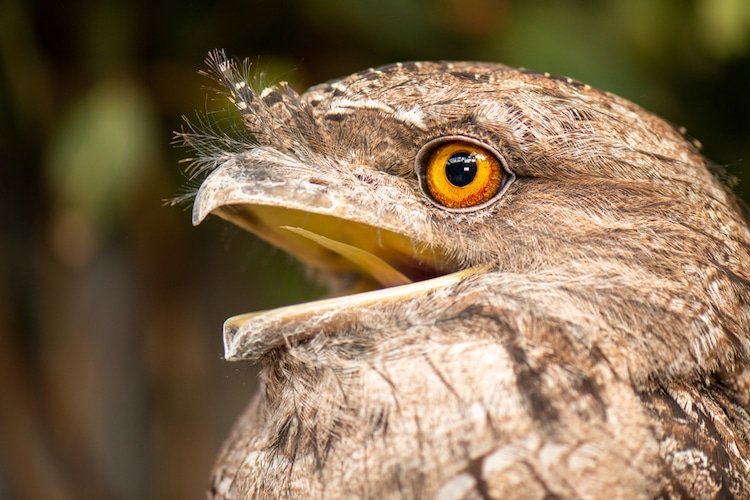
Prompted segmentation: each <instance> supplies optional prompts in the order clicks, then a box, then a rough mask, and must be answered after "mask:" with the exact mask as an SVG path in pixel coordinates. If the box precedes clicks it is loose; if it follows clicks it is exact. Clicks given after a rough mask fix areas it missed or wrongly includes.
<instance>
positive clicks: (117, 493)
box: [0, 0, 750, 499]
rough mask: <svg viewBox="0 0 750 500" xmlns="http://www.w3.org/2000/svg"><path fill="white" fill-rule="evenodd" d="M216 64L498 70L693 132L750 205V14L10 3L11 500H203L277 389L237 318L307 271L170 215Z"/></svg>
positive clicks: (303, 77) (338, 0)
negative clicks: (260, 386) (612, 101)
mask: <svg viewBox="0 0 750 500" xmlns="http://www.w3.org/2000/svg"><path fill="white" fill-rule="evenodd" d="M213 48H224V49H225V50H226V51H227V53H228V54H230V55H234V56H237V57H249V58H250V59H251V60H253V61H258V64H259V66H260V67H261V68H262V69H263V70H264V71H265V72H266V73H267V74H268V75H269V77H270V78H271V79H283V80H288V81H289V82H290V83H291V84H292V86H293V87H295V88H296V89H298V90H299V91H302V90H304V89H305V88H307V86H309V85H311V84H314V83H318V82H320V81H323V80H328V79H331V78H335V77H339V76H344V75H346V74H348V73H351V72H354V71H357V70H360V69H364V68H366V67H369V66H377V65H380V64H385V63H390V62H395V61H404V60H425V59H456V60H463V59H474V60H487V61H498V62H504V63H506V64H511V65H516V66H524V67H527V68H530V69H534V70H538V71H548V72H551V73H553V74H558V75H564V76H570V77H573V78H576V79H579V80H582V81H585V82H587V83H589V84H591V85H593V86H596V87H600V88H604V89H606V90H609V91H612V92H614V93H617V94H619V95H622V96H624V97H626V98H629V99H631V100H633V101H635V102H637V103H639V104H641V105H642V106H644V107H646V108H648V109H650V110H652V111H654V112H656V113H658V114H660V115H662V116H663V117H665V118H667V119H668V120H670V121H672V122H674V123H677V124H680V125H684V126H686V127H687V129H688V131H689V133H690V134H691V135H693V136H695V137H697V138H698V139H700V141H701V142H702V143H703V144H704V152H705V154H706V155H707V156H709V157H710V158H712V159H713V160H714V161H716V162H718V163H719V164H721V165H725V166H727V168H728V170H729V172H730V174H732V175H733V176H735V177H736V178H737V179H739V180H738V182H737V184H736V186H735V190H736V191H737V192H738V194H740V195H742V196H744V197H745V198H746V199H750V2H747V0H693V1H680V0H630V1H627V2H625V1H621V0H603V1H594V0H515V1H512V0H506V1H503V0H494V1H493V0H462V1H459V0H320V1H312V0H296V1H295V0H275V1H265V0H264V1H247V2H240V1H231V0H220V1H216V2H205V1H193V2H174V1H169V0H151V1H145V0H134V1H131V2H120V1H114V0H103V1H99V2H93V1H84V0H71V1H68V2H49V1H48V2H44V1H31V2H29V1H22V0H3V2H2V3H0V69H1V71H2V78H1V79H0V153H1V154H0V173H2V176H1V177H0V224H1V225H0V229H1V231H2V232H1V233H0V498H45V499H55V498H76V499H78V498H83V499H85V498H115V499H120V498H122V499H130V498H179V499H187V498H202V496H203V490H204V488H205V486H206V484H207V477H208V473H209V469H210V466H211V464H212V461H213V459H214V455H215V453H216V451H217V449H218V447H219V445H220V443H221V440H222V439H223V437H224V436H225V435H226V433H227V432H228V429H229V426H230V425H231V423H232V421H233V420H234V418H235V417H236V416H237V415H238V413H239V411H240V410H241V408H242V407H243V406H244V405H245V404H246V402H247V401H248V400H249V398H250V395H251V393H252V392H253V390H254V388H255V386H256V377H257V373H256V371H255V369H254V368H253V367H251V366H247V365H244V364H230V363H227V362H224V361H222V359H221V354H222V345H221V323H222V321H223V320H224V319H225V318H227V317H229V316H231V315H234V314H238V313H243V312H249V311H253V310H257V309H263V308H269V307H275V306H279V305H285V304H289V303H295V302H300V301H303V300H307V299H310V298H312V297H315V296H316V295H317V294H319V293H320V292H319V291H316V290H314V289H313V288H312V287H310V286H309V285H307V284H306V283H305V280H304V277H303V273H302V269H301V266H299V265H298V264H297V263H295V262H294V261H292V259H290V258H289V257H287V256H285V255H283V254H282V253H280V252H279V251H277V250H274V249H272V248H270V247H268V246H267V245H265V244H264V243H261V242H259V241H258V240H257V239H255V238H254V237H252V236H250V235H247V234H245V233H243V232H241V231H240V230H238V229H235V228H234V227H231V226H229V225H228V224H226V223H224V222H222V221H220V220H218V219H216V218H209V220H208V221H207V222H205V223H204V224H203V225H201V226H200V227H198V228H193V227H192V226H191V224H190V212H189V206H188V205H183V206H178V207H170V206H166V205H165V203H164V200H167V199H169V198H172V197H174V196H177V195H180V194H183V193H184V192H186V190H189V189H193V188H194V187H195V186H196V182H195V181H192V182H191V181H189V180H188V178H187V176H186V175H185V173H184V167H185V165H184V164H183V165H180V164H179V162H180V160H181V159H183V158H185V157H187V156H189V154H190V153H189V152H188V151H186V150H184V149H180V148H175V147H174V146H172V145H171V143H172V141H173V131H174V130H179V129H180V128H181V127H182V123H183V122H182V119H181V115H183V114H184V115H187V116H188V117H195V116H196V110H197V111H200V112H206V111H207V110H208V111H211V110H216V109H220V108H222V107H225V104H224V103H223V102H221V101H220V100H217V99H215V95H214V94H212V93H210V92H208V91H207V90H206V88H205V87H206V86H211V84H212V82H210V81H209V80H208V79H206V78H205V77H201V76H199V75H198V74H197V72H198V70H200V69H202V68H203V67H204V65H203V59H204V58H205V56H206V54H207V52H208V51H209V50H211V49H213Z"/></svg>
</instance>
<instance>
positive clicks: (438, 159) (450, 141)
mask: <svg viewBox="0 0 750 500" xmlns="http://www.w3.org/2000/svg"><path fill="white" fill-rule="evenodd" d="M415 170H416V173H417V177H418V178H419V183H420V187H421V188H422V192H423V193H424V194H425V195H426V196H427V198H428V199H429V200H430V201H431V202H432V203H433V204H435V205H437V206H438V207H440V208H442V209H444V210H447V211H451V212H470V211H474V210H478V209H480V208H483V207H486V206H487V205H489V204H491V203H492V202H493V201H495V200H496V199H497V198H498V197H499V196H500V195H501V194H502V193H503V192H505V190H506V189H507V188H508V186H509V185H510V184H511V183H512V182H513V180H515V175H514V174H513V173H512V172H511V171H510V170H508V167H507V164H506V163H505V160H504V158H503V157H502V156H501V155H500V154H499V153H498V152H497V151H496V150H495V149H494V148H492V147H490V146H488V145H487V144H486V143H483V142H481V141H478V140H476V139H472V138H470V137H465V136H446V137H439V138H437V139H433V140H432V141H429V142H428V143H426V144H425V145H424V146H422V148H421V149H420V150H419V152H418V153H417V156H416V158H415Z"/></svg>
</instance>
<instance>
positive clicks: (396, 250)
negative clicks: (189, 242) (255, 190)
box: [218, 205, 456, 288]
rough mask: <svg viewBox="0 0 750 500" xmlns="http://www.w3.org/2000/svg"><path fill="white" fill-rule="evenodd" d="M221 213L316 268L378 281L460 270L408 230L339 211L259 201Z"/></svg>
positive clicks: (377, 283) (226, 208) (402, 281)
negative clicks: (380, 225) (391, 228)
mask: <svg viewBox="0 0 750 500" xmlns="http://www.w3.org/2000/svg"><path fill="white" fill-rule="evenodd" d="M218 214H219V215H220V216H221V217H223V218H225V219H227V220H229V221H231V222H233V223H234V224H237V225H238V226H240V227H242V228H244V229H246V230H248V231H250V232H252V233H255V234H256V235H258V236H259V237H261V238H263V239H265V240H266V241H268V242H269V243H271V244H273V245H275V246H277V247H279V248H281V249H282V250H285V251H286V252H288V253H290V254H291V255H294V256H295V257H297V258H298V259H299V260H301V261H302V262H304V263H306V264H308V265H310V266H312V267H314V268H316V269H320V270H323V271H328V272H333V273H350V272H355V273H357V274H359V275H360V276H361V277H362V279H363V281H373V280H374V282H375V283H373V285H375V286H374V287H378V286H379V287H386V288H387V287H393V286H400V285H406V284H409V283H412V282H415V281H422V280H425V279H430V278H434V277H436V276H440V275H443V274H446V273H448V272H452V271H455V270H456V269H451V268H450V266H449V265H447V263H446V262H445V259H444V258H443V256H442V255H441V253H440V252H439V251H438V250H436V249H434V248H427V247H426V246H425V245H422V244H420V243H419V242H417V241H415V240H413V239H411V238H409V237H408V236H405V235H403V234H399V233H396V232H393V231H389V230H387V229H382V228H377V227H374V226H370V225H367V224H362V223H360V222H355V221H351V220H348V219H343V218H340V217H334V216H330V215H323V214H316V213H311V212H304V211H300V210H294V209H287V208H281V207H273V206H261V205H229V206H224V207H221V208H220V209H219V210H218ZM370 288H372V287H370Z"/></svg>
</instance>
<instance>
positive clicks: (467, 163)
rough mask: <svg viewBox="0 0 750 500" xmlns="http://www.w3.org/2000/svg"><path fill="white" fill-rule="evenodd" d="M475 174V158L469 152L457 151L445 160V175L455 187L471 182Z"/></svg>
mask: <svg viewBox="0 0 750 500" xmlns="http://www.w3.org/2000/svg"><path fill="white" fill-rule="evenodd" d="M476 176H477V160H476V158H474V157H473V156H472V155H470V154H469V153H466V152H464V151H459V152H458V153H456V154H454V155H453V156H451V157H450V158H448V161H447V162H445V177H447V178H448V181H450V183H451V184H453V185H454V186H456V187H464V186H468V185H469V184H471V181H473V180H474V177H476Z"/></svg>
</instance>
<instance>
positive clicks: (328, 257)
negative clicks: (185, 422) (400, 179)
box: [193, 161, 474, 360]
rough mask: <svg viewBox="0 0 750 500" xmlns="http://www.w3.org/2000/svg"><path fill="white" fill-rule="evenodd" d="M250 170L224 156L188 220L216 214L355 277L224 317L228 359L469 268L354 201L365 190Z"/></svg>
mask: <svg viewBox="0 0 750 500" xmlns="http://www.w3.org/2000/svg"><path fill="white" fill-rule="evenodd" d="M269 170H270V169H269ZM277 170H278V169H277ZM248 171H249V169H248V167H247V165H245V164H243V163H242V162H237V161H230V162H227V163H225V164H223V165H222V166H220V167H219V168H218V169H217V170H215V171H214V172H212V174H211V175H209V176H208V177H207V178H206V180H205V181H204V182H203V184H202V185H201V188H200V190H199V192H198V194H197V195H196V200H195V204H194V208H193V221H194V223H195V224H198V223H200V222H201V221H202V220H203V219H204V218H205V217H206V216H207V215H208V214H209V213H212V214H215V215H218V216H220V217H222V218H224V219H226V220H228V221H230V222H232V223H234V224H236V225H238V226H240V227H242V228H243V229H246V230H248V231H250V232H252V233H254V234H256V235H257V236H259V237H261V238H263V239H264V240H266V241H268V242H269V243H271V244H273V245H275V246H277V247H279V248H281V249H283V250H285V251H286V252H288V253H290V254H291V255H293V256H295V257H296V258H298V259H299V260H301V261H302V262H304V263H305V264H307V265H309V266H311V267H313V268H315V269H318V270H320V271H321V272H328V273H336V274H342V275H348V276H352V277H354V279H353V280H352V281H353V286H352V288H351V289H349V290H347V291H346V293H345V294H344V295H342V296H338V297H334V298H329V299H324V300H318V301H313V302H308V303H303V304H297V305H291V306H287V307H281V308H278V309H273V310H270V311H260V312H253V313H249V314H242V315H239V316H234V317H232V318H229V319H228V320H227V321H226V322H225V323H224V346H225V358H226V359H227V360H242V359H245V360H256V359H258V357H260V356H261V355H262V354H263V353H265V352H267V351H269V350H270V349H274V348H279V347H283V346H285V345H286V346H291V345H292V344H294V343H295V342H299V341H301V340H304V339H305V338H310V337H312V336H314V335H316V334H317V333H319V332H323V331H327V330H330V329H332V328H333V327H334V326H335V325H336V324H351V322H352V321H356V315H357V312H358V311H360V310H361V309H362V308H363V307H369V306H373V305H376V304H378V305H383V304H384V303H387V302H389V301H396V300H399V301H402V300H404V299H407V300H408V298H409V297H413V296H415V295H422V294H424V293H428V292H429V291H430V290H432V289H435V288H442V287H445V286H449V285H450V284H451V283H454V282H455V283H457V282H459V281H460V280H461V279H462V278H463V277H464V275H465V274H466V273H471V272H474V271H473V270H471V269H470V270H466V271H459V270H460V267H459V266H458V264H457V263H455V262H452V261H451V260H450V259H449V258H447V257H446V256H445V255H444V252H442V251H441V248H440V247H439V246H435V245H427V244H425V243H424V242H422V241H419V240H418V239H416V238H414V237H412V236H410V235H409V234H407V233H406V231H405V230H404V229H403V228H402V227H400V226H399V225H398V224H396V223H395V221H394V220H393V219H395V218H394V217H392V216H390V215H389V212H388V211H387V210H385V209H380V210H379V209H378V207H373V206H372V205H371V204H367V203H365V206H362V205H359V203H357V201H359V202H362V201H363V200H361V193H360V196H359V197H358V198H359V199H358V200H353V199H348V193H346V192H342V191H341V190H339V189H336V188H335V186H334V187H333V188H331V187H330V186H321V185H320V184H319V183H318V182H312V183H311V182H309V180H306V179H305V178H304V177H303V178H302V179H301V180H299V179H300V177H299V176H295V179H298V180H297V181H290V180H284V181H283V182H282V181H280V180H279V179H275V180H274V179H269V178H268V176H261V175H250V177H252V178H248V175H249V174H248ZM252 172H254V173H255V174H258V169H255V170H253V171H252ZM277 173H278V172H277ZM287 179H288V178H287ZM381 191H382V189H381ZM386 191H387V189H386ZM380 194H381V195H382V193H380ZM365 198H366V197H365ZM378 199H383V196H378ZM385 199H388V196H386V197H385ZM364 201H365V202H366V201H367V200H364ZM381 208H382V207H381ZM373 209H374V210H373ZM414 223H415V224H420V221H419V220H416V221H414ZM423 227H424V225H423Z"/></svg>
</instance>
